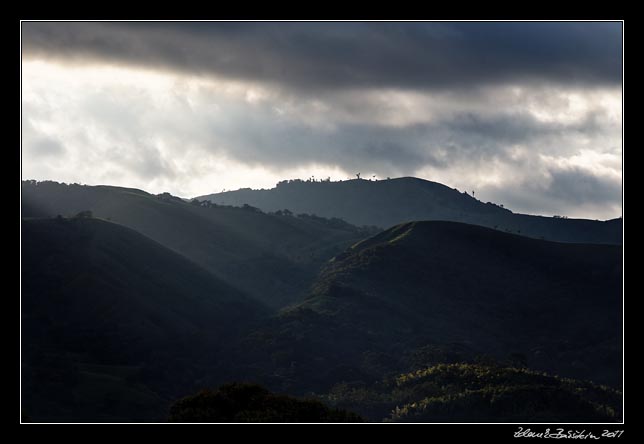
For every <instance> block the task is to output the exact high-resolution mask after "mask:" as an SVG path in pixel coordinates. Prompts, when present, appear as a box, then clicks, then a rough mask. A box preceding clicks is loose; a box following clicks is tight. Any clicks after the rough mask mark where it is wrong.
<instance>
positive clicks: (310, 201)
mask: <svg viewBox="0 0 644 444" xmlns="http://www.w3.org/2000/svg"><path fill="white" fill-rule="evenodd" d="M198 199H200V200H203V199H206V200H209V201H211V202H213V203H217V204H222V205H236V206H241V205H243V204H248V205H252V206H254V207H258V208H260V209H261V210H263V211H276V210H281V209H289V210H291V211H293V212H295V213H311V214H316V215H318V216H323V217H337V218H341V219H344V220H346V221H347V222H349V223H352V224H355V225H374V226H378V227H382V228H389V227H391V226H393V225H397V224H399V223H403V222H410V221H415V220H444V221H452V222H463V223H467V224H473V225H481V226H484V227H488V228H494V229H497V230H500V231H506V232H511V233H516V234H521V235H523V236H529V237H534V238H538V239H546V240H552V241H559V242H576V243H602V244H621V243H622V220H621V219H613V220H609V221H594V220H586V219H566V218H553V217H543V216H532V215H525V214H515V213H512V212H511V211H510V210H508V209H505V208H502V207H501V206H498V205H495V204H493V203H490V202H488V203H483V202H481V201H479V200H477V199H475V198H474V197H472V196H470V195H468V194H467V193H461V192H459V191H457V190H455V189H452V188H449V187H447V186H445V185H442V184H440V183H436V182H431V181H427V180H423V179H418V178H414V177H401V178H397V179H390V180H378V181H369V180H362V179H360V180H358V179H356V180H346V181H340V182H324V181H323V182H304V181H301V180H295V181H284V182H280V183H279V184H277V186H276V187H275V188H273V189H269V190H251V189H249V188H246V189H241V190H237V191H227V192H222V193H216V194H209V195H205V196H200V197H198Z"/></svg>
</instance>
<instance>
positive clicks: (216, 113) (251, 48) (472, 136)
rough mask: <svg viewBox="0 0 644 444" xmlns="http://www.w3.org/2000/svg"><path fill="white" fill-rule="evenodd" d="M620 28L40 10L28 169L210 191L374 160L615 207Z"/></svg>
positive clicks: (345, 171) (522, 206) (553, 206)
mask: <svg viewBox="0 0 644 444" xmlns="http://www.w3.org/2000/svg"><path fill="white" fill-rule="evenodd" d="M278 25H279V26H278ZM595 25H597V26H595ZM620 26H621V25H619V24H612V23H595V24H584V23H575V24H556V23H552V24H538V26H536V25H535V26H533V24H512V23H507V24H502V25H499V24H489V25H485V24H463V23H461V24H452V23H430V24H425V23H420V24H401V23H386V24H380V23H350V24H343V23H341V24H334V23H318V24H315V23H293V24H290V23H289V24H284V23H282V24H273V23H257V24H250V23H223V24H222V23H217V24H210V23H206V24H177V23H170V24H153V23H137V24H130V23H116V24H113V23H73V24H69V23H55V24H52V23H26V24H23V45H24V47H23V49H24V52H23V54H24V57H23V92H22V97H23V176H25V177H30V178H36V179H45V178H47V179H55V180H64V181H67V182H81V183H108V184H116V185H123V186H135V187H139V188H143V189H146V190H148V191H151V192H162V191H169V192H172V193H174V194H178V195H181V196H195V195H201V194H207V193H210V192H214V191H221V189H223V188H227V189H232V188H235V187H237V188H240V187H248V186H250V187H254V188H257V187H271V186H273V185H274V184H275V183H276V182H277V181H279V180H282V179H286V178H296V177H302V178H306V177H310V176H311V175H315V176H316V177H327V176H331V178H332V179H334V180H337V179H346V178H347V177H349V176H353V175H354V174H355V173H356V172H358V171H360V172H362V173H363V176H364V177H367V176H371V175H372V174H376V175H377V176H379V177H387V176H389V177H395V176H401V175H415V176H419V177H423V178H427V179H429V180H434V181H438V182H442V183H445V184H447V185H449V186H452V187H457V188H459V189H467V190H471V189H476V195H477V197H479V198H481V199H483V200H486V201H487V200H490V201H493V202H498V203H503V204H505V205H506V206H507V207H509V208H512V209H514V210H517V211H522V212H529V213H545V214H565V215H569V216H585V217H593V218H595V217H600V218H610V217H615V216H616V215H618V214H619V213H620V212H621V199H620V197H621V194H620V193H619V192H618V191H619V190H621V178H622V166H621V154H622V152H621V149H622V148H621V144H622V141H621V125H622V97H621V86H620V83H621V80H620V78H621V77H620V75H619V74H620V72H621V71H620V66H621V62H620V60H619V58H620V57H621V40H620V35H619V34H620V32H621V28H620ZM141 68H145V69H141ZM157 68H161V69H157ZM616 73H617V74H616Z"/></svg>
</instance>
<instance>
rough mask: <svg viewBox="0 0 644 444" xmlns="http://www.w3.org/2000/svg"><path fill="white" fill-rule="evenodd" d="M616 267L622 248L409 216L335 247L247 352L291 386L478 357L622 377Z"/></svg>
mask: <svg viewBox="0 0 644 444" xmlns="http://www.w3.org/2000/svg"><path fill="white" fill-rule="evenodd" d="M621 273H622V263H621V247H619V246H611V245H589V244H569V243H555V242H549V241H542V240H537V239H531V238H527V237H523V236H517V235H512V234H507V233H502V232H499V231H495V230H491V229H488V228H484V227H478V226H474V225H466V224H460V223H454V222H410V223H405V224H401V225H397V226H395V227H393V228H390V229H389V230H386V231H384V232H382V233H381V234H378V235H376V236H374V237H372V238H370V239H367V240H364V241H362V242H360V243H357V244H356V245H354V246H353V247H351V248H349V249H347V251H346V252H344V253H343V254H340V255H338V256H337V257H335V258H334V259H333V260H332V261H330V262H329V263H328V264H327V266H326V267H325V268H324V269H323V271H322V272H321V273H320V276H319V278H318V279H317V281H316V283H315V285H314V287H313V290H312V293H311V296H310V298H308V299H307V300H306V301H304V302H303V303H301V304H299V305H297V306H295V307H291V308H289V309H285V310H283V311H282V313H281V314H280V316H278V317H277V318H275V319H273V321H272V324H271V325H270V326H267V327H264V328H263V329H260V330H259V331H257V332H255V333H254V334H253V335H251V336H249V338H247V342H246V343H245V345H244V350H245V353H246V354H247V355H248V356H249V357H251V358H252V359H254V360H255V361H259V360H261V359H264V360H268V361H270V362H272V363H273V365H274V366H275V367H277V369H276V370H274V371H273V372H272V373H271V374H270V375H266V378H265V379H264V381H265V383H267V384H272V387H274V388H280V387H282V388H283V389H287V388H289V389H292V390H296V389H298V390H299V389H301V390H313V391H323V390H326V389H328V387H329V386H330V385H332V384H333V383H334V382H335V383H337V382H339V381H347V382H351V381H353V382H356V381H359V382H361V383H368V382H369V381H373V380H376V379H378V378H379V377H381V376H382V375H383V374H387V373H394V372H397V371H398V372H399V371H406V370H404V369H407V368H410V367H412V366H415V367H416V368H422V366H423V365H433V364H436V363H440V362H477V361H478V360H481V359H483V360H484V361H485V360H486V359H493V360H495V361H497V362H512V363H515V362H519V363H521V364H523V365H525V364H527V365H528V366H529V367H530V368H535V369H539V370H544V371H548V372H550V373H553V374H560V375H564V376H569V377H575V378H581V379H590V380H593V381H595V382H599V383H607V384H613V385H615V386H619V385H620V384H621V368H622V367H621V362H622V354H621V350H622V348H621V344H622V342H621V341H622V335H621V332H622V321H621V315H622V286H621V282H622V278H621ZM339 338H341V339H339ZM300 381H306V384H308V386H304V385H298V384H300Z"/></svg>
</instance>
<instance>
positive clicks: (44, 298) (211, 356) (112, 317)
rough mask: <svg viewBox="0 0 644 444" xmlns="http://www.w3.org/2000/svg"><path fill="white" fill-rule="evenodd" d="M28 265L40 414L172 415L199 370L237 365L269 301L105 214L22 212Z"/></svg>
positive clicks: (30, 352)
mask: <svg viewBox="0 0 644 444" xmlns="http://www.w3.org/2000/svg"><path fill="white" fill-rule="evenodd" d="M21 265H22V296H21V311H22V325H21V327H22V396H23V397H22V406H23V409H24V410H25V411H26V412H27V413H28V415H29V416H30V417H31V418H33V419H34V420H36V421H65V420H69V421H97V420H99V421H101V420H102V421H135V420H142V421H143V420H155V419H156V420H162V419H163V417H164V416H165V413H164V408H167V406H168V405H169V404H168V403H169V401H170V400H171V399H174V398H176V397H177V395H178V394H180V393H185V392H186V390H189V389H191V388H193V387H194V384H195V382H197V381H195V377H196V376H195V375H198V374H200V373H209V374H210V376H211V377H212V375H220V376H222V378H224V380H227V379H228V378H230V377H232V376H231V375H230V374H227V373H226V372H227V371H228V370H227V369H226V366H225V363H226V361H227V360H226V359H225V358H224V356H226V355H227V353H228V352H227V348H228V347H229V345H230V343H231V342H232V341H233V338H234V337H235V336H236V335H239V334H240V333H241V332H243V331H246V330H247V329H249V328H251V326H252V325H253V324H254V323H256V322H258V320H259V319H260V318H262V317H264V316H266V314H267V313H268V310H267V309H266V308H264V307H263V306H261V305H259V304H258V303H257V302H256V301H254V300H253V299H251V298H250V297H249V296H247V295H245V294H243V293H242V292H240V291H238V290H236V289H234V288H232V287H230V286H229V285H228V284H225V283H223V282H221V281H219V280H218V279H216V278H215V277H213V276H212V275H211V274H210V273H208V272H207V271H205V270H203V269H202V268H200V267H198V266H197V265H195V264H194V263H192V262H190V261H188V260H187V259H185V258H184V257H182V256H180V255H178V254H177V253H174V252H172V251H170V250H168V249H167V248H165V247H163V246H161V245H160V244H158V243H156V242H154V241H152V240H150V239H147V238H145V237H144V236H142V235H140V234H139V233H137V232H135V231H133V230H131V229H128V228H126V227H123V226H120V225H117V224H112V223H109V222H105V221H102V220H97V219H91V218H76V219H69V220H68V219H34V220H26V221H23V222H22V264H21ZM204 368H207V369H208V371H207V372H206V371H204V370H203V369H204Z"/></svg>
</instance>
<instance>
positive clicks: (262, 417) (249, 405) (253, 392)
mask: <svg viewBox="0 0 644 444" xmlns="http://www.w3.org/2000/svg"><path fill="white" fill-rule="evenodd" d="M168 421H169V422H362V421H363V420H362V418H361V417H360V416H358V415H356V414H355V413H351V412H347V411H345V410H339V409H331V408H328V407H326V406H325V405H324V404H322V403H321V402H320V401H318V400H314V399H297V398H293V397H290V396H285V395H276V394H273V393H271V392H269V391H268V390H266V389H265V388H263V387H261V386H259V385H256V384H240V383H231V384H226V385H223V386H221V387H219V389H218V390H215V391H212V390H202V391H200V392H199V393H197V394H196V395H193V396H188V397H186V398H183V399H181V400H179V401H177V402H176V403H175V404H173V405H172V407H171V408H170V415H169V417H168Z"/></svg>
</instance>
